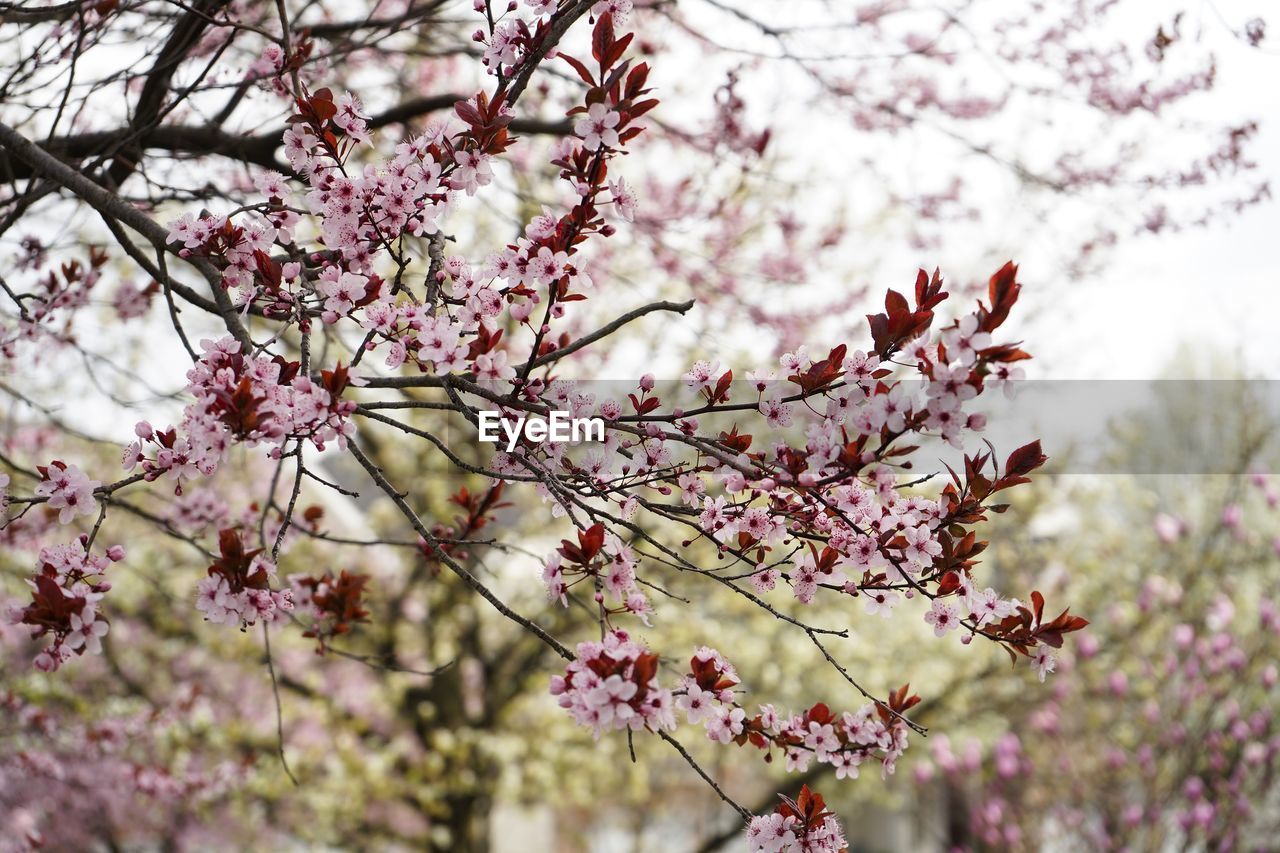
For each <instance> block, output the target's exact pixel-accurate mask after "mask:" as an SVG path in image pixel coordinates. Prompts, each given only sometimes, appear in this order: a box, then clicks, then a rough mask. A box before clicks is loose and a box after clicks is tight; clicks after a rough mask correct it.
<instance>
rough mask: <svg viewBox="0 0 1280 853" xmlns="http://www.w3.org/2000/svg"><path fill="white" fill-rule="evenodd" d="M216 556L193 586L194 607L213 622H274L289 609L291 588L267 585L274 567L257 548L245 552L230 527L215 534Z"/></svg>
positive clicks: (291, 604) (244, 625)
mask: <svg viewBox="0 0 1280 853" xmlns="http://www.w3.org/2000/svg"><path fill="white" fill-rule="evenodd" d="M218 547H219V550H220V551H221V555H220V556H219V558H218V559H217V560H216V561H215V562H214V563H213V565H211V566H209V576H208V577H206V578H205V579H204V580H202V581H200V583H199V584H198V585H197V587H196V609H197V610H199V611H200V612H201V613H203V614H204V618H205V619H206V620H208V621H210V622H213V623H215V624H227V625H239V626H241V627H242V628H245V627H248V626H250V625H254V624H256V623H257V622H258V620H259V619H261V620H262V621H264V622H266V623H268V624H269V623H272V622H277V621H279V620H282V619H284V618H285V614H286V613H287V612H289V611H290V610H293V591H292V590H289V589H284V590H275V589H272V588H271V584H272V582H273V581H274V580H275V579H276V567H275V564H274V563H272V562H271V561H270V560H269V559H267V558H266V557H265V556H263V554H262V551H261V550H260V549H256V550H251V551H246V550H245V547H244V543H243V542H242V541H241V538H240V534H239V533H238V532H237V531H236V530H235V529H234V528H226V529H224V530H222V531H219V533H218Z"/></svg>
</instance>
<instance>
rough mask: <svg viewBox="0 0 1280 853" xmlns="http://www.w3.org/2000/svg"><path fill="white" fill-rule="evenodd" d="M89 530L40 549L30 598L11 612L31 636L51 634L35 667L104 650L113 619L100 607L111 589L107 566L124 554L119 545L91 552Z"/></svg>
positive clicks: (54, 666)
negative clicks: (71, 539) (72, 540)
mask: <svg viewBox="0 0 1280 853" xmlns="http://www.w3.org/2000/svg"><path fill="white" fill-rule="evenodd" d="M88 548H89V540H88V537H87V536H81V537H80V538H79V539H77V540H76V541H75V542H72V543H68V544H65V545H51V546H49V547H46V548H42V549H41V550H40V556H39V560H38V568H37V570H36V574H35V576H34V577H32V578H31V579H29V580H28V581H27V584H28V585H29V586H30V587H31V603H30V604H28V605H27V606H25V607H20V608H15V609H14V610H13V611H12V612H11V613H10V614H9V620H10V621H11V622H13V623H14V624H18V625H27V626H29V628H30V630H31V636H32V637H42V636H44V635H45V634H49V635H51V642H50V643H49V645H48V646H47V647H45V648H44V649H43V650H42V651H41V652H40V653H39V654H37V655H36V658H35V667H36V669H39V670H41V671H43V672H53V671H54V670H56V669H57V668H58V667H60V666H62V664H64V663H66V662H67V661H68V660H70V658H71V656H72V654H76V655H82V654H84V653H85V652H86V651H87V652H90V653H92V654H100V653H101V652H102V638H103V637H104V636H106V634H107V629H108V628H109V625H110V623H109V622H108V620H107V618H106V616H104V615H103V614H102V613H100V612H99V610H98V602H99V601H101V600H102V597H103V595H105V594H106V592H107V591H108V590H110V589H111V584H110V583H109V582H108V581H107V580H106V571H107V567H108V566H109V565H110V564H111V563H113V562H119V561H120V560H123V559H124V549H123V548H122V547H120V546H119V545H114V546H112V547H111V548H108V549H107V551H106V554H105V556H99V555H96V554H91V553H90V552H89V550H88Z"/></svg>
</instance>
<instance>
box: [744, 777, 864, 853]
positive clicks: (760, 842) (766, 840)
mask: <svg viewBox="0 0 1280 853" xmlns="http://www.w3.org/2000/svg"><path fill="white" fill-rule="evenodd" d="M747 844H748V845H750V850H751V853H843V851H844V850H845V838H844V831H843V830H841V828H840V822H839V821H838V820H836V816H835V815H834V814H832V813H831V812H829V811H827V806H826V803H825V802H824V801H823V799H822V795H821V794H818V793H815V792H813V791H810V790H809V786H808V785H804V786H802V787H801V789H800V796H799V797H797V798H796V799H794V800H791V799H788V798H786V797H783V798H782V802H781V803H780V804H779V805H778V808H777V809H776V810H775V811H774V812H773V813H772V814H767V815H759V816H757V817H753V818H752V819H751V823H750V825H749V826H748V827H747Z"/></svg>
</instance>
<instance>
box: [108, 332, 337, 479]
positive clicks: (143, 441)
mask: <svg viewBox="0 0 1280 853" xmlns="http://www.w3.org/2000/svg"><path fill="white" fill-rule="evenodd" d="M200 346H201V348H202V349H203V350H204V355H203V357H202V358H201V359H200V360H199V361H197V362H196V363H195V365H194V366H193V367H192V368H191V370H189V371H188V372H187V392H188V393H190V394H192V395H193V396H194V397H195V401H194V402H193V403H192V404H190V405H189V406H187V407H186V409H185V410H184V412H183V420H182V423H181V425H180V427H178V428H173V427H170V428H169V429H167V430H163V431H158V430H156V429H154V428H153V427H152V426H151V424H149V423H147V422H146V421H142V422H140V423H139V424H138V425H137V426H136V427H135V430H134V432H135V434H136V435H137V437H138V438H137V440H136V441H134V442H133V443H132V444H130V445H129V446H128V447H126V448H125V452H124V468H125V470H126V471H129V470H133V469H134V468H135V467H137V466H139V465H140V466H141V467H142V471H143V473H144V474H145V475H146V479H147V480H156V479H159V478H160V477H162V476H164V477H168V478H169V479H172V480H176V481H178V488H179V491H180V490H181V486H182V481H183V480H191V479H194V478H195V477H196V476H198V475H200V474H203V475H205V476H208V475H211V474H212V473H213V472H214V471H215V470H216V469H217V467H218V464H219V462H220V461H221V459H222V457H223V456H224V455H225V453H226V451H227V449H228V448H229V447H230V446H231V445H232V443H234V442H244V443H246V444H249V445H250V446H252V445H255V444H258V443H267V444H271V445H274V446H275V447H274V449H273V453H275V454H277V455H278V454H279V453H280V451H281V446H282V445H283V444H284V442H285V441H286V440H290V439H296V440H306V441H310V442H311V443H312V444H314V445H315V447H316V449H317V450H324V449H325V446H326V444H327V443H328V442H331V441H332V442H336V443H337V444H338V446H339V447H340V448H341V447H346V442H347V440H348V439H349V438H350V436H351V435H353V434H354V432H355V425H354V424H353V423H352V422H351V420H350V418H351V414H352V412H354V411H355V403H353V402H350V401H345V400H342V399H341V395H342V392H343V391H344V390H345V389H346V387H347V386H348V384H349V383H350V378H349V376H348V374H347V371H346V369H345V368H344V367H342V366H341V365H339V366H338V367H337V368H335V369H334V370H326V371H323V372H322V374H321V377H320V381H319V382H316V381H314V380H313V379H312V378H311V377H310V376H303V375H299V364H298V362H287V361H285V360H284V359H283V358H281V357H280V356H275V357H274V358H267V357H266V356H265V355H257V356H253V357H245V356H244V355H242V354H241V352H240V342H239V341H236V340H234V339H233V338H231V337H230V336H228V337H224V338H222V339H220V340H218V341H208V340H205V341H201V343H200ZM148 449H149V450H150V455H148Z"/></svg>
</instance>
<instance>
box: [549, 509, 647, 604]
mask: <svg viewBox="0 0 1280 853" xmlns="http://www.w3.org/2000/svg"><path fill="white" fill-rule="evenodd" d="M577 539H578V541H577V542H570V541H569V540H568V539H563V540H561V542H560V548H559V549H558V550H557V551H556V553H555V554H553V555H552V556H551V558H550V559H549V560H547V562H546V565H545V566H544V567H543V570H542V581H543V583H545V584H546V587H547V597H548V598H549V599H551V600H552V601H559V602H560V603H561V604H562V605H563V606H565V607H568V606H569V598H568V593H569V591H570V590H571V589H572V588H573V587H574V586H576V585H577V584H579V583H582V582H584V581H585V582H588V583H590V584H592V585H593V586H594V589H595V592H594V596H595V602H596V604H597V606H598V607H599V608H600V612H601V614H602V617H603V618H609V617H611V616H613V615H615V614H619V613H629V614H631V615H633V616H637V617H639V618H640V620H641V621H642V622H644V624H646V625H649V624H650V622H649V615H648V614H649V611H650V606H649V600H648V598H646V597H645V594H644V593H642V592H640V590H639V589H638V588H637V583H636V555H635V552H634V551H633V550H632V549H631V547H630V546H629V545H627V544H626V543H625V542H623V541H622V540H621V539H620V538H618V537H617V536H616V535H614V534H609V535H607V536H606V534H605V528H604V525H603V524H594V525H592V526H591V527H589V528H588V529H587V530H579V531H578V537H577ZM609 599H612V600H614V601H616V602H617V604H616V605H613V606H611V605H609V604H607V603H606V602H607V600H609Z"/></svg>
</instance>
